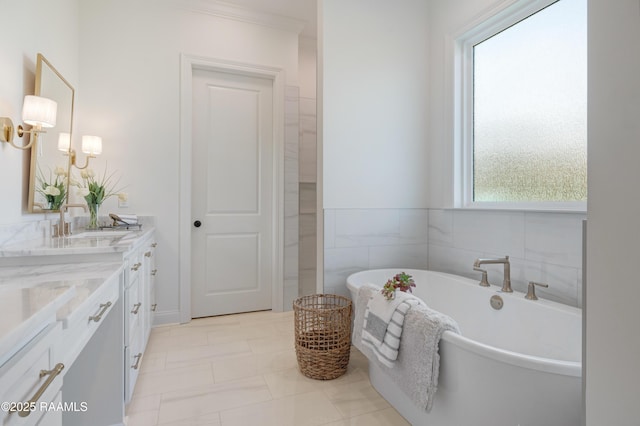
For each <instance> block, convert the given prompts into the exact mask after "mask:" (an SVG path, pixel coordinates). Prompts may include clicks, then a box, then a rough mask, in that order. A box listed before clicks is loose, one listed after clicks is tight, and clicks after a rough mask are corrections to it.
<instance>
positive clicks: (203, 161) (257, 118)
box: [191, 69, 275, 318]
mask: <svg viewBox="0 0 640 426" xmlns="http://www.w3.org/2000/svg"><path fill="white" fill-rule="evenodd" d="M192 152H193V158H192V165H193V170H192V185H191V186H192V195H191V199H192V206H191V207H192V210H191V211H192V215H193V226H192V228H191V229H192V235H191V237H192V240H191V241H192V251H191V254H192V268H191V269H192V270H191V276H192V288H191V316H192V317H193V318H197V317H204V316H211V315H221V314H229V313H236V312H248V311H256V310H265V309H271V294H272V289H271V286H272V282H271V281H272V278H271V277H272V268H274V254H273V250H272V242H273V238H274V235H273V227H274V221H273V206H274V200H273V199H274V194H275V191H274V188H273V180H274V179H273V176H274V148H273V80H269V79H266V78H258V77H249V76H245V75H236V74H231V73H225V72H219V71H212V70H200V69H194V70H193V150H192Z"/></svg>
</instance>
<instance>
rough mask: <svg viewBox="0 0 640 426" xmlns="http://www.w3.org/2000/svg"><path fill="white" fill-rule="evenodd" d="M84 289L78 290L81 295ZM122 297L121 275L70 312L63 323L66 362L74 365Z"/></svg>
mask: <svg viewBox="0 0 640 426" xmlns="http://www.w3.org/2000/svg"><path fill="white" fill-rule="evenodd" d="M81 290H82V289H78V292H79V293H82V292H81ZM119 297H120V275H119V274H118V275H115V276H113V277H112V278H110V279H109V280H107V281H105V282H104V283H103V284H102V285H100V287H99V288H97V289H96V290H95V291H94V292H93V293H91V294H90V295H89V296H88V297H87V298H86V300H83V301H82V302H76V303H77V305H76V306H75V307H74V308H73V309H72V310H70V311H69V312H68V315H66V316H65V317H64V318H59V319H61V320H62V323H63V328H64V330H63V338H62V342H63V343H62V344H63V346H62V347H63V348H64V351H65V358H64V362H65V363H66V364H67V365H71V364H73V362H74V361H75V359H76V358H77V357H78V355H79V354H80V352H81V351H82V349H83V348H84V346H85V345H86V344H87V342H88V341H89V339H90V338H91V336H93V333H95V332H96V330H97V329H98V327H100V325H101V324H102V323H103V321H105V319H106V318H107V317H108V316H109V314H110V313H111V311H112V310H113V309H114V307H115V306H116V303H118V299H119ZM72 302H73V301H72Z"/></svg>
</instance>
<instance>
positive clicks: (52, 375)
mask: <svg viewBox="0 0 640 426" xmlns="http://www.w3.org/2000/svg"><path fill="white" fill-rule="evenodd" d="M63 369H64V364H63V363H61V362H59V363H57V364H56V366H55V367H53V370H40V378H41V379H42V378H43V377H44V376H49V377H47V380H45V382H44V383H43V384H42V386H40V389H38V390H37V391H36V393H35V394H34V395H33V396H32V397H31V399H30V400H29V401H27V402H26V403H25V405H24V408H23V409H22V410H21V411H19V412H18V415H19V416H20V417H27V416H28V415H29V414H31V408H30V407H32V406H35V403H36V402H37V401H38V400H39V399H40V397H41V396H42V394H43V393H44V392H45V391H46V390H47V388H48V387H49V385H50V384H51V382H53V379H55V378H56V377H57V376H58V374H60V372H61V371H62V370H63Z"/></svg>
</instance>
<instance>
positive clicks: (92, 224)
mask: <svg viewBox="0 0 640 426" xmlns="http://www.w3.org/2000/svg"><path fill="white" fill-rule="evenodd" d="M87 206H89V225H88V226H87V229H98V209H100V204H98V203H87Z"/></svg>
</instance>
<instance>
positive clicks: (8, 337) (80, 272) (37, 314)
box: [0, 262, 123, 365]
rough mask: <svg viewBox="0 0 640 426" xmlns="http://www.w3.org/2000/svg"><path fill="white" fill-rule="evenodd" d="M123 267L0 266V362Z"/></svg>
mask: <svg viewBox="0 0 640 426" xmlns="http://www.w3.org/2000/svg"><path fill="white" fill-rule="evenodd" d="M122 268H123V265H122V262H86V263H74V264H64V263H61V264H56V265H37V266H5V267H2V268H0V365H2V364H4V362H6V361H7V360H8V359H9V358H11V356H13V355H14V354H15V353H16V352H17V351H18V350H20V348H22V347H23V346H24V345H25V344H26V343H27V342H29V340H31V339H32V338H33V337H35V336H36V335H37V334H38V333H39V332H40V331H42V330H43V329H45V328H46V327H47V326H48V325H49V324H52V323H54V322H55V321H60V320H64V319H65V318H66V317H67V316H68V315H69V314H70V313H71V312H73V310H74V309H76V308H77V307H79V306H80V305H82V303H83V302H84V301H85V300H87V298H89V297H90V296H91V295H92V294H93V293H94V292H95V291H96V290H97V289H98V288H100V286H101V285H102V284H103V283H105V282H106V281H107V280H109V279H110V278H111V277H113V276H114V275H117V274H119V273H120V271H121V270H122Z"/></svg>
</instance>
